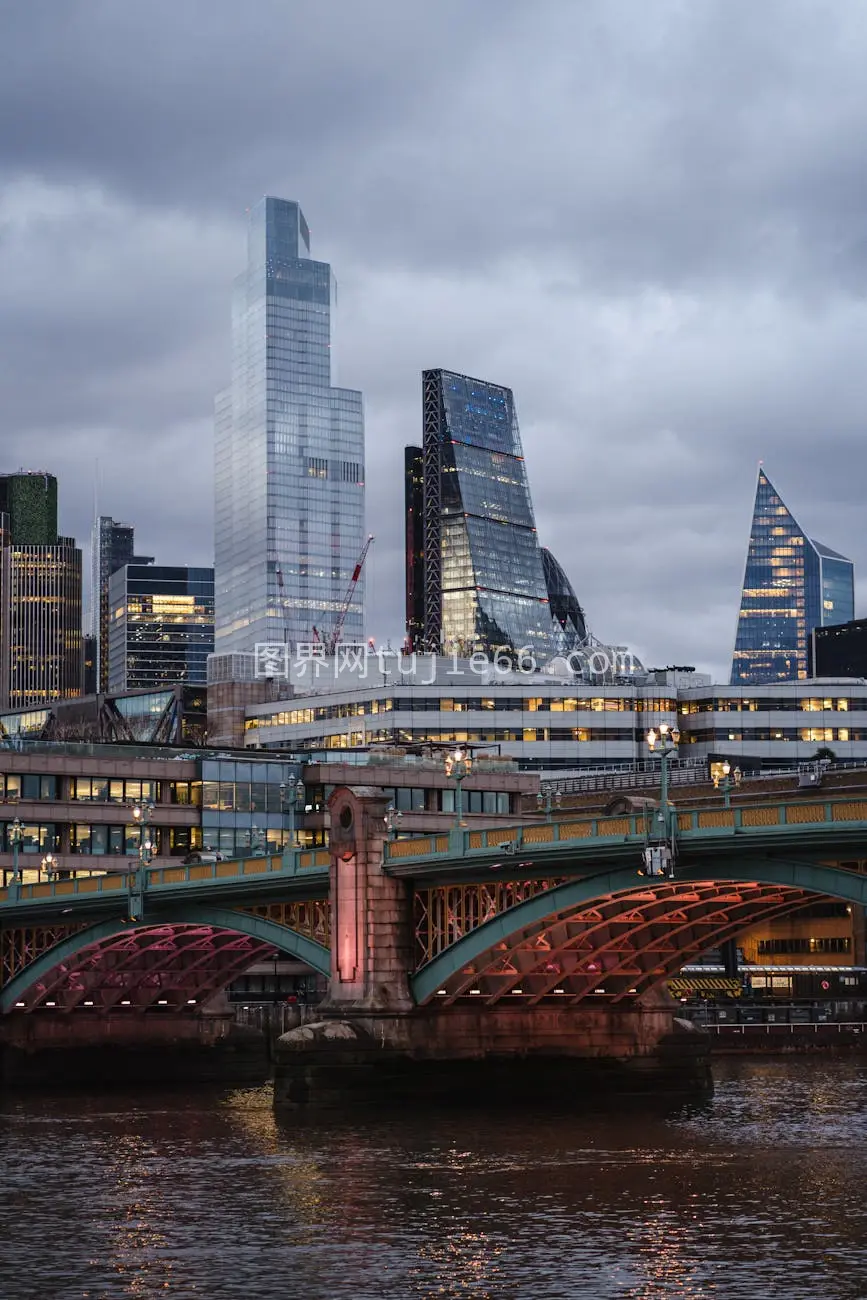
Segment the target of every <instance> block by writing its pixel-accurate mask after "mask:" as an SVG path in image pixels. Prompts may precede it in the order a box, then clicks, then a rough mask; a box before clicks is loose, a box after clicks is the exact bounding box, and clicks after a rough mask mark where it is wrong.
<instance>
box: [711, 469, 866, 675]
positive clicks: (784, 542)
mask: <svg viewBox="0 0 867 1300" xmlns="http://www.w3.org/2000/svg"><path fill="white" fill-rule="evenodd" d="M853 605H854V575H853V565H852V561H851V560H847V559H846V557H845V556H842V555H839V554H838V553H837V552H836V551H832V550H830V548H829V547H827V546H823V545H822V543H821V542H814V541H811V540H810V538H809V537H807V535H806V534H805V533H804V531H803V529H802V528H801V527H800V525H799V524H798V522H797V520H796V519H795V517H794V515H792V513H791V512H790V510H789V509H788V507H787V506H786V504H785V502H784V501H783V500H782V498H781V497H780V496H779V494H778V493H777V491H776V489H775V488H774V486H773V484H772V483H771V481H770V479H769V478H768V476H767V475H766V474H765V472H764V470H760V471H759V480H758V485H757V488H756V499H755V506H754V509H753V522H752V528H751V531H750V543H749V549H748V552H747V563H746V569H745V572H744V584H743V590H742V592H741V607H740V613H739V616H738V627H737V635H736V639H735V650H734V657H733V660H732V672H731V683H730V684H731V685H732V686H737V685H740V684H742V683H746V684H757V683H762V682H777V681H796V680H798V679H799V678H805V677H807V675H808V651H807V646H808V640H809V637H810V634H811V633H812V631H813V629H814V628H816V627H821V626H823V625H826V624H830V623H841V622H844V621H846V620H847V619H850V618H852V617H853V612H854V611H853Z"/></svg>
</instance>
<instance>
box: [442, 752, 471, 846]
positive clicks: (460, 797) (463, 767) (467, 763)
mask: <svg viewBox="0 0 867 1300" xmlns="http://www.w3.org/2000/svg"><path fill="white" fill-rule="evenodd" d="M472 768H473V760H472V758H471V757H470V755H469V753H468V752H467V750H465V749H461V748H460V746H458V748H457V749H456V750H454V752H453V753H451V754H446V776H448V777H451V778H452V779H453V780H454V783H455V830H456V831H459V830H460V829H461V827H462V826H463V824H464V792H463V783H464V781H465V780H466V779H467V777H468V776H469V774H470V772H471V771H472Z"/></svg>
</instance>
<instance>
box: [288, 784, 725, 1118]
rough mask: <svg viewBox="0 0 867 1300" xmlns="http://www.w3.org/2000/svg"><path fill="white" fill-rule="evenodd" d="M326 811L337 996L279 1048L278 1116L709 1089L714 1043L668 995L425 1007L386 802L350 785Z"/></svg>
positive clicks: (410, 889)
mask: <svg viewBox="0 0 867 1300" xmlns="http://www.w3.org/2000/svg"><path fill="white" fill-rule="evenodd" d="M329 808H330V813H331V846H330V847H331V865H330V897H331V980H330V991H329V996H328V998H327V1000H326V1001H325V1002H324V1003H322V1004H320V1005H319V1006H318V1007H317V1008H315V1017H316V1018H315V1019H314V1020H310V1021H308V1022H307V1023H305V1024H302V1025H300V1026H299V1027H298V1028H296V1029H293V1030H291V1031H290V1032H289V1033H288V1034H285V1035H283V1037H282V1038H281V1039H280V1040H279V1041H278V1044H277V1050H276V1074H275V1102H276V1104H277V1105H282V1106H290V1107H300V1106H305V1105H308V1104H313V1105H333V1104H337V1105H340V1104H344V1103H348V1104H355V1103H359V1102H374V1103H378V1104H381V1103H388V1102H389V1101H395V1102H400V1101H413V1102H420V1101H424V1100H433V1101H445V1102H448V1101H460V1102H461V1103H466V1102H467V1101H471V1100H474V1101H477V1102H478V1103H480V1104H485V1105H488V1104H494V1103H497V1102H500V1103H504V1102H511V1101H517V1100H521V1101H524V1100H537V1099H549V1100H552V1101H556V1102H559V1103H563V1104H569V1103H578V1102H580V1101H581V1099H582V1098H585V1097H588V1096H595V1097H599V1096H608V1097H617V1098H619V1099H622V1098H623V1097H624V1096H627V1095H629V1094H636V1095H641V1096H643V1097H648V1096H656V1097H659V1098H671V1097H676V1096H677V1097H679V1096H684V1095H694V1094H696V1093H699V1092H701V1091H704V1090H706V1089H707V1088H708V1087H709V1086H710V1070H709V1064H708V1043H707V1039H706V1037H705V1036H704V1035H703V1034H701V1033H699V1032H697V1031H695V1030H694V1029H693V1028H692V1026H690V1025H689V1024H687V1023H686V1022H684V1021H681V1020H678V1019H677V1018H676V1010H677V1005H676V1003H674V1002H673V1000H672V999H671V998H670V996H669V994H668V993H667V991H658V990H654V991H650V992H648V993H646V994H644V995H643V996H642V997H640V998H638V999H635V1000H633V1001H631V1002H624V1003H621V1004H615V1005H611V1004H607V1005H599V1004H598V1003H597V1004H595V1005H594V1004H592V1003H590V1004H588V1005H585V1004H579V1005H574V1004H573V1005H568V1006H562V1007H560V1006H551V1005H550V1002H549V1003H547V1004H542V1005H533V1006H528V1005H527V1004H526V1003H522V1004H517V1000H516V999H514V998H503V999H501V1000H500V1001H498V1002H496V1003H495V1004H494V1005H490V1004H483V1003H482V1000H481V999H479V1000H478V1001H477V1002H476V1001H474V1000H472V999H463V1000H461V1001H451V1000H448V999H439V998H436V997H434V998H433V999H432V1000H430V1001H428V1002H427V1003H426V1004H425V1005H418V1003H417V1002H416V1000H415V998H414V996H413V992H412V975H413V972H414V971H415V969H416V967H417V966H418V955H417V952H416V949H415V945H414V926H413V907H414V899H413V893H414V886H413V882H412V881H411V880H409V879H407V878H404V877H401V876H398V875H394V874H391V873H390V872H389V871H388V870H387V866H388V863H387V861H386V851H385V850H386V845H387V843H388V832H387V829H386V808H387V801H386V798H385V796H384V794H383V791H382V790H379V789H377V788H375V787H369V786H358V787H351V788H350V787H342V788H339V789H337V790H335V791H334V792H333V794H332V795H331V798H330V800H329ZM443 838H445V837H443ZM446 1002H448V1004H447V1005H446V1004H445V1003H446Z"/></svg>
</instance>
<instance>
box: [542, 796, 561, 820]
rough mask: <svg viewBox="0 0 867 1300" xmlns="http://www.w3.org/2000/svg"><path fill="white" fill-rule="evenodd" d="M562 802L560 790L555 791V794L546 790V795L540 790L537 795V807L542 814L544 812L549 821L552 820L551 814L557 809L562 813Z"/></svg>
mask: <svg viewBox="0 0 867 1300" xmlns="http://www.w3.org/2000/svg"><path fill="white" fill-rule="evenodd" d="M562 802H563V795H562V794H561V793H560V791H559V790H555V791H554V793H553V794H552V793H551V791H550V790H546V791H545V793H544V794H542V791H541V790H540V791H539V793H538V794H537V795H536V807H537V808H538V809H539V812H540V813H541V812H544V814H545V817H546V818H547V820H548V821H550V820H551V812H552V811H553V810H554V809H556V810H557V812H559V811H560V805H561V804H562Z"/></svg>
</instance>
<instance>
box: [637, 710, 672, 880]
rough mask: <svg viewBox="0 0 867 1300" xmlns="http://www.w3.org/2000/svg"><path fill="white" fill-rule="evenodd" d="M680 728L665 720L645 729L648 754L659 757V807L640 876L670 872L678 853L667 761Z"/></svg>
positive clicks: (644, 854) (650, 830) (649, 833)
mask: <svg viewBox="0 0 867 1300" xmlns="http://www.w3.org/2000/svg"><path fill="white" fill-rule="evenodd" d="M679 743H680V732H679V731H678V729H677V727H670V726H669V725H668V723H667V722H663V723H660V726H659V730H658V731H654V730H653V728H651V730H650V731H648V733H647V747H648V749H649V750H650V752H651V754H654V755H657V754H658V755H659V757H660V759H661V760H662V770H661V773H660V791H659V811H658V812H657V813H656V815H655V817H654V818H653V821H652V825H650V826H648V828H647V833H646V835H645V846H644V853H643V858H644V869H643V871H641V872H640V874H641V875H643V876H670V875H671V873H672V871H673V870H674V859H675V856H676V854H677V844H676V839H677V814H676V813H675V811H674V809H673V808H672V807H670V805H669V802H668V764H669V760H670V759H671V756H672V754H676V753H677V747H678V744H679Z"/></svg>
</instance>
